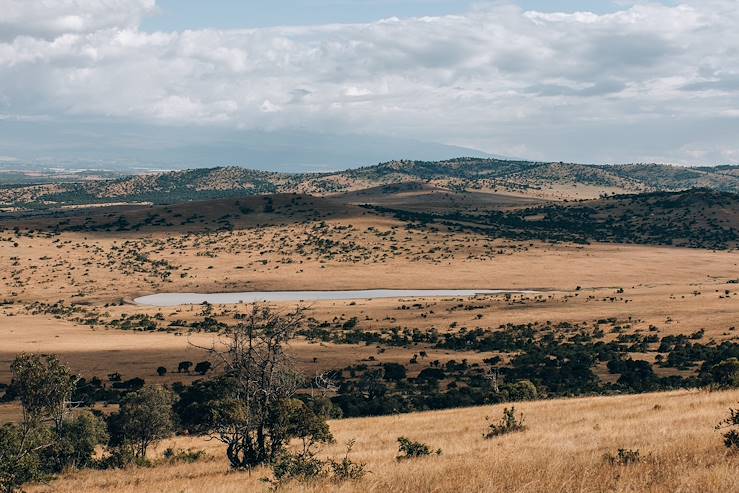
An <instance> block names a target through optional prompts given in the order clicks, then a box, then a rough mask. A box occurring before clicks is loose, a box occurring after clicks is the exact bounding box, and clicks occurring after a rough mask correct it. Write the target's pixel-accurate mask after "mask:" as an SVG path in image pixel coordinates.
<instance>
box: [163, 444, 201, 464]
mask: <svg viewBox="0 0 739 493" xmlns="http://www.w3.org/2000/svg"><path fill="white" fill-rule="evenodd" d="M207 455H208V454H207V453H206V452H205V450H194V449H187V450H182V449H174V448H171V447H169V448H167V449H166V450H165V451H164V452H163V453H162V456H163V457H164V460H165V461H167V462H169V463H170V464H178V463H185V464H192V463H193V462H197V461H199V460H202V459H204V458H205V457H207Z"/></svg>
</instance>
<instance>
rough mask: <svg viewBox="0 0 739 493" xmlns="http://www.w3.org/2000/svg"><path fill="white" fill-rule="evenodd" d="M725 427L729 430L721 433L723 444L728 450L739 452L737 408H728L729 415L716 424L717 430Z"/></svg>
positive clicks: (738, 413) (738, 410)
mask: <svg viewBox="0 0 739 493" xmlns="http://www.w3.org/2000/svg"><path fill="white" fill-rule="evenodd" d="M726 428H728V429H729V430H728V431H727V432H726V433H724V435H723V436H724V445H725V446H726V448H728V449H729V450H732V451H735V452H739V408H738V409H729V417H728V418H726V419H725V420H723V421H722V422H720V423H719V424H718V425H717V426H716V429H717V430H721V429H726Z"/></svg>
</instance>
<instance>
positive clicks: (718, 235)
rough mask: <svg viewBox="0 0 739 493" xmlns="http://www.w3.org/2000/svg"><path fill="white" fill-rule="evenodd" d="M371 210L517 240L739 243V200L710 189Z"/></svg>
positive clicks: (728, 245)
mask: <svg viewBox="0 0 739 493" xmlns="http://www.w3.org/2000/svg"><path fill="white" fill-rule="evenodd" d="M366 207H368V208H371V209H372V210H374V211H377V212H379V213H384V214H392V215H393V216H394V217H396V218H398V219H400V220H402V221H406V222H408V223H410V224H415V225H417V226H418V227H422V226H423V227H426V226H428V225H434V224H437V225H443V226H446V227H449V228H453V229H454V228H456V229H458V230H461V231H474V232H478V233H481V234H486V235H490V236H493V237H496V238H509V239H515V240H542V241H571V242H578V243H585V242H589V241H599V242H611V243H640V244H660V245H673V246H683V247H693V248H713V249H725V248H734V247H736V246H737V244H738V243H739V222H738V220H739V195H737V194H733V193H725V192H716V191H712V190H707V189H695V190H689V191H685V192H653V193H645V194H636V195H619V196H614V197H608V198H604V199H599V200H589V201H582V202H575V203H567V204H549V205H543V206H537V207H530V208H524V209H518V210H513V211H482V212H458V211H455V212H438V213H434V212H413V211H407V210H402V209H399V208H398V209H391V208H387V207H378V206H366Z"/></svg>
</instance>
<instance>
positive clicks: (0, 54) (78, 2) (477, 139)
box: [0, 0, 739, 160]
mask: <svg viewBox="0 0 739 493" xmlns="http://www.w3.org/2000/svg"><path fill="white" fill-rule="evenodd" d="M0 9H1V11H3V12H4V14H3V18H2V19H0V113H4V114H14V115H50V116H51V117H66V116H71V115H74V116H93V117H98V116H105V117H114V118H122V119H134V120H143V121H155V122H161V123H171V124H178V125H181V124H219V125H231V126H233V127H234V128H237V127H238V128H291V127H295V126H298V127H309V128H315V129H321V130H324V131H327V132H331V131H335V132H347V131H353V132H378V133H388V134H390V133H392V134H397V135H402V136H405V137H411V138H420V139H425V140H437V141H444V142H448V143H462V142H464V143H466V144H468V145H476V146H478V147H482V148H486V149H488V150H492V151H496V150H498V149H528V150H530V152H531V154H532V155H533V154H535V155H546V154H547V153H548V152H559V153H560V154H559V156H562V154H565V156H569V155H574V154H567V152H566V149H567V147H566V146H564V145H555V144H553V143H551V142H550V143H549V144H546V143H544V142H543V140H544V139H542V142H538V140H539V136H540V135H543V134H547V135H554V134H555V133H556V132H557V131H558V129H560V128H567V129H568V131H569V132H570V134H577V132H578V130H583V131H584V130H587V129H590V128H592V127H593V126H594V125H601V126H607V125H618V124H627V125H631V126H633V127H634V128H637V127H641V128H643V129H644V132H645V133H644V135H643V139H647V138H649V135H650V134H649V132H650V129H651V128H652V127H654V126H655V125H660V124H661V123H662V122H664V121H665V120H675V119H677V120H684V121H687V122H696V123H695V124H696V125H698V123H697V122H699V121H701V120H703V119H708V118H728V119H731V118H736V115H735V114H734V112H735V111H736V109H735V108H737V107H739V50H737V48H736V47H737V46H739V31H737V30H736V25H739V9H736V3H735V1H734V0H708V1H705V0H703V1H698V0H686V1H685V2H683V3H682V4H680V5H678V6H672V7H670V6H665V5H660V4H638V5H635V6H633V7H630V8H625V9H624V10H622V11H619V12H615V13H612V14H605V15H596V14H590V13H575V14H562V13H554V14H551V13H546V14H545V13H537V12H524V11H522V10H520V9H519V8H517V7H514V6H511V5H506V4H496V5H495V6H493V7H490V8H487V9H477V10H473V11H470V12H468V13H466V14H464V15H455V16H446V17H433V18H429V17H426V18H418V19H397V18H393V19H386V20H383V21H379V22H376V23H369V24H356V25H327V26H307V27H290V28H269V29H250V30H210V29H205V30H198V31H184V32H172V33H146V32H142V31H140V30H139V28H138V23H139V20H140V19H141V17H142V16H143V15H146V14H147V13H148V12H151V11H153V9H155V5H154V0H97V1H92V0H89V1H85V0H59V1H44V2H35V1H34V2H31V1H27V0H0ZM611 137H612V138H613V139H615V140H618V139H622V140H623V139H624V137H623V136H620V135H617V134H614V135H612V136H611ZM655 138H656V137H655ZM603 139H606V136H605V135H604V137H603ZM665 142H666V141H665ZM578 144H579V143H572V144H571V146H572V147H574V146H577V145H578ZM727 144H728V143H723V144H721V143H714V144H711V145H712V146H713V147H710V146H709V148H707V147H706V146H703V145H701V144H700V143H695V142H693V143H690V145H689V146H688V147H685V148H684V149H685V151H684V152H682V154H681V158H682V159H698V158H704V157H706V156H713V155H716V154H715V153H723V154H721V155H727V154H731V153H727V152H726V151H725V150H722V149H726V145H727ZM661 145H662V146H663V149H661V150H660V149H656V150H655V149H650V150H649V155H650V156H654V155H661V156H664V158H665V159H672V158H674V157H675V156H676V154H675V152H678V151H673V150H672V147H676V148H677V147H678V146H672V145H670V146H668V145H667V144H666V143H663V144H661ZM546 146H548V147H546ZM594 146H595V144H594V143H592V142H590V143H584V144H583V149H589V152H590V153H591V155H592V156H594V158H596V157H598V156H603V157H604V158H605V157H606V156H608V157H610V156H612V154H609V153H606V152H605V151H604V152H603V153H601V154H598V153H597V149H596V148H595V147H594ZM627 146H628V142H625V141H622V142H621V143H620V144H619V147H621V148H622V151H621V154H620V156H622V160H626V159H638V157H639V156H638V152H637V151H634V153H631V151H630V150H629V149H627ZM696 148H700V149H705V150H706V152H705V153H701V154H700V156H697V155H696V154H695V153H694V152H692V151H691V150H690V149H696ZM712 149H713V151H712ZM608 152H611V151H608ZM712 152H714V154H712ZM660 153H661V154H660ZM644 155H646V154H644ZM556 157H558V156H552V158H556Z"/></svg>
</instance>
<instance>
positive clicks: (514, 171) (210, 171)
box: [0, 158, 739, 208]
mask: <svg viewBox="0 0 739 493" xmlns="http://www.w3.org/2000/svg"><path fill="white" fill-rule="evenodd" d="M410 182H419V183H424V184H429V185H433V186H435V187H440V188H445V189H450V190H478V191H489V192H500V193H508V194H516V195H523V196H528V197H532V198H539V199H547V200H566V199H592V198H598V197H600V196H603V195H611V194H623V193H644V192H658V191H680V190H687V189H691V188H699V187H700V188H708V189H712V190H716V191H722V192H734V193H737V192H739V167H737V166H716V167H705V168H686V167H679V166H670V165H662V164H629V165H613V166H609V165H586V164H573V163H545V162H531V161H506V160H499V159H479V158H458V159H452V160H448V161H437V162H433V161H391V162H387V163H381V164H377V165H374V166H367V167H363V168H357V169H351V170H345V171H339V172H332V173H295V174H291V173H276V172H268V171H257V170H250V169H246V168H239V167H217V168H207V169H194V170H183V171H173V172H165V173H156V174H145V175H135V176H125V177H121V178H116V179H106V180H84V181H79V182H76V183H66V182H57V183H48V181H47V182H46V183H33V184H28V183H23V184H20V185H3V186H2V187H0V207H24V208H25V207H46V206H49V205H51V206H55V205H65V204H89V203H106V202H153V203H158V204H167V203H176V202H183V201H191V200H206V199H216V198H229V197H236V196H243V195H259V194H269V193H285V192H288V193H291V192H295V193H308V194H314V195H330V194H335V193H343V192H351V191H357V190H363V189H367V188H371V187H378V186H383V185H390V184H395V183H410Z"/></svg>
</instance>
